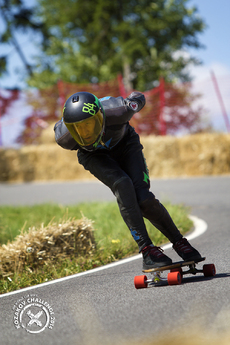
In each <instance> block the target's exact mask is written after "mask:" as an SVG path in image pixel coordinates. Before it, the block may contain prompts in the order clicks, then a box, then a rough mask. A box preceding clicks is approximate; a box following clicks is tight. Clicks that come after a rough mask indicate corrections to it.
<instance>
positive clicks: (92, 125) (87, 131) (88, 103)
mask: <svg viewBox="0 0 230 345" xmlns="http://www.w3.org/2000/svg"><path fill="white" fill-rule="evenodd" d="M63 120H64V123H65V125H66V127H67V128H68V130H69V132H70V133H71V135H72V137H73V138H74V139H75V140H76V142H77V143H78V144H79V145H80V146H81V147H82V148H84V149H86V150H88V151H93V150H95V149H96V148H97V145H98V144H99V143H100V141H101V137H102V135H103V132H104V125H105V113H104V109H103V107H102V105H101V102H100V101H99V99H98V98H97V97H96V96H94V95H93V94H92V93H89V92H77V93H74V94H73V95H72V96H70V97H69V98H68V99H67V101H66V103H65V105H64V108H63Z"/></svg>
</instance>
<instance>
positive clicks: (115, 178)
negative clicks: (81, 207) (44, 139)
mask: <svg viewBox="0 0 230 345" xmlns="http://www.w3.org/2000/svg"><path fill="white" fill-rule="evenodd" d="M100 101H101V103H102V106H103V108H104V111H105V116H106V122H105V131H104V135H103V137H102V141H101V144H100V145H98V146H97V149H96V150H95V151H92V152H89V151H86V150H84V149H83V148H81V147H80V146H78V144H76V142H75V140H74V139H73V138H72V137H71V135H70V133H69V132H68V129H67V128H66V126H65V124H64V122H63V121H62V120H60V121H59V122H57V124H56V125H55V127H54V130H55V139H56V142H57V143H58V144H59V145H60V146H62V147H63V148H66V149H71V150H78V153H77V156H78V161H79V163H80V164H82V165H83V166H84V168H85V169H86V170H89V171H90V172H91V174H93V175H94V176H95V177H96V178H97V179H99V180H100V181H101V182H103V183H104V184H105V185H106V186H108V187H109V188H110V189H111V191H112V192H113V193H114V195H115V197H116V199H117V202H118V205H119V209H120V213H121V215H122V217H123V219H124V221H125V223H126V224H127V226H128V228H129V229H130V232H131V234H132V236H133V238H134V240H135V241H136V242H137V244H138V246H139V250H140V251H141V250H142V249H143V248H144V247H145V246H147V245H149V244H151V243H152V241H151V239H150V238H149V236H148V233H147V230H146V226H145V223H144V220H143V217H145V218H147V219H148V220H149V221H150V222H151V223H152V224H153V225H154V226H155V227H156V228H158V229H159V230H160V231H161V232H162V233H163V234H164V235H165V236H166V237H167V238H168V239H169V240H170V241H171V242H172V243H175V242H177V241H178V240H180V239H181V238H182V235H181V234H180V232H179V230H178V229H177V227H176V225H175V224H174V222H173V221H172V219H171V217H170V215H169V213H168V212H167V210H166V209H165V207H164V206H163V205H162V204H161V203H160V202H159V201H158V200H157V199H156V198H155V196H154V194H153V193H152V192H150V190H149V189H150V181H149V175H148V169H147V166H146V162H145V159H144V156H143V153H142V150H143V146H142V145H141V143H140V140H139V136H138V134H137V133H136V132H135V130H134V128H133V127H131V126H130V125H129V120H130V119H131V118H132V116H133V115H134V113H136V112H138V111H140V110H141V109H142V108H143V106H144V105H145V98H144V95H143V94H141V93H139V92H133V93H132V94H131V95H130V96H129V97H128V98H126V99H124V98H122V97H117V98H114V97H105V98H102V99H101V100H100Z"/></svg>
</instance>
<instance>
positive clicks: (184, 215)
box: [0, 202, 192, 293]
mask: <svg viewBox="0 0 230 345" xmlns="http://www.w3.org/2000/svg"><path fill="white" fill-rule="evenodd" d="M165 206H166V208H167V209H168V211H169V213H170V214H171V216H172V218H173V219H174V221H175V223H176V224H177V226H178V228H179V229H180V231H181V233H183V234H184V233H186V232H188V231H189V230H190V229H191V227H192V222H191V220H190V219H189V218H188V211H189V210H188V208H186V207H184V206H183V205H172V204H170V203H165ZM82 215H84V217H85V218H87V219H90V220H92V221H93V227H94V229H95V231H94V237H95V241H96V250H95V251H94V253H93V254H91V255H84V256H78V257H75V256H72V255H70V256H69V257H66V258H64V259H63V258H61V259H57V260H55V261H50V262H49V263H48V264H47V263H46V264H44V265H42V266H39V267H34V268H33V267H32V268H31V267H29V266H26V265H25V267H24V269H23V271H20V272H18V271H17V270H16V271H15V272H14V273H13V274H12V273H11V274H9V275H5V276H3V275H2V274H1V272H0V293H6V292H10V291H14V290H17V289H20V288H24V287H27V286H32V285H36V284H39V283H43V282H46V281H49V280H52V279H57V278H61V277H65V276H68V275H71V274H75V273H78V272H82V271H85V270H89V269H92V268H95V267H98V266H102V265H105V264H107V263H110V262H113V261H116V260H120V259H122V258H125V257H127V256H131V255H133V254H136V253H138V248H137V245H136V243H135V241H134V240H133V238H132V236H131V235H130V232H129V230H128V229H127V227H126V225H125V223H124V221H123V219H122V217H121V215H120V213H119V210H118V206H117V204H116V203H115V202H109V203H107V202H100V203H98V202H93V203H82V204H77V205H71V206H68V207H67V206H62V205H57V204H42V205H35V206H30V207H29V206H26V207H11V206H2V207H0V242H1V244H6V243H7V242H8V241H11V242H12V241H14V239H15V237H16V236H18V235H19V234H20V232H21V230H22V229H24V230H23V231H25V229H29V228H31V227H35V228H39V227H40V226H41V224H42V226H43V227H46V226H48V225H49V224H51V223H52V224H53V223H54V224H57V226H58V223H60V222H62V223H63V222H64V221H65V220H67V219H70V218H76V219H79V218H82ZM146 226H147V229H148V232H149V234H150V237H151V239H152V240H153V242H154V244H155V245H161V244H163V243H165V242H166V241H167V240H166V238H165V237H164V236H163V235H162V234H161V233H160V232H159V231H158V230H157V229H156V228H154V227H153V226H152V225H151V224H150V223H149V222H148V221H146Z"/></svg>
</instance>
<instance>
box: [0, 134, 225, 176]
mask: <svg viewBox="0 0 230 345" xmlns="http://www.w3.org/2000/svg"><path fill="white" fill-rule="evenodd" d="M52 135H53V132H52ZM141 142H142V144H143V146H144V155H145V158H146V161H147V165H148V168H149V174H150V177H152V178H154V177H177V176H202V175H222V174H230V135H229V134H223V133H202V134H195V135H187V136H184V137H173V136H165V137H160V136H147V137H141ZM87 179H91V180H92V179H93V180H95V177H94V176H92V175H91V174H90V173H89V172H88V171H86V170H85V169H84V168H83V166H81V165H80V164H79V163H78V159H77V153H76V151H69V150H64V149H62V148H61V147H59V146H58V145H57V144H42V145H38V146H24V147H22V148H21V149H20V150H16V149H6V150H4V149H0V181H5V182H24V181H48V180H87Z"/></svg>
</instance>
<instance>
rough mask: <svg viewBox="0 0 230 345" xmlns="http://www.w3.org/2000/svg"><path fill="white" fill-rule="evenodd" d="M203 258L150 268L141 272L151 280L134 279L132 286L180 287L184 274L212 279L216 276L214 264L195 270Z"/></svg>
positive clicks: (142, 277) (145, 277)
mask: <svg viewBox="0 0 230 345" xmlns="http://www.w3.org/2000/svg"><path fill="white" fill-rule="evenodd" d="M204 260H205V258H201V259H199V260H196V261H179V262H175V263H172V264H171V265H168V266H163V267H157V268H151V269H147V270H143V271H142V272H144V273H151V274H152V277H151V279H148V278H147V276H146V275H141V276H136V277H134V285H135V288H136V289H143V288H147V287H148V284H149V285H157V284H164V283H166V284H167V283H168V285H180V284H181V282H182V278H183V276H184V275H186V274H193V275H196V274H197V273H203V274H204V276H205V277H214V276H215V274H216V268H215V265H214V264H206V265H203V268H202V269H197V268H196V264H197V263H198V262H201V261H204ZM184 266H187V267H188V269H187V270H183V269H182V267H184ZM167 270H169V271H170V272H169V273H168V275H167V277H162V276H161V274H162V272H163V271H167Z"/></svg>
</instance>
